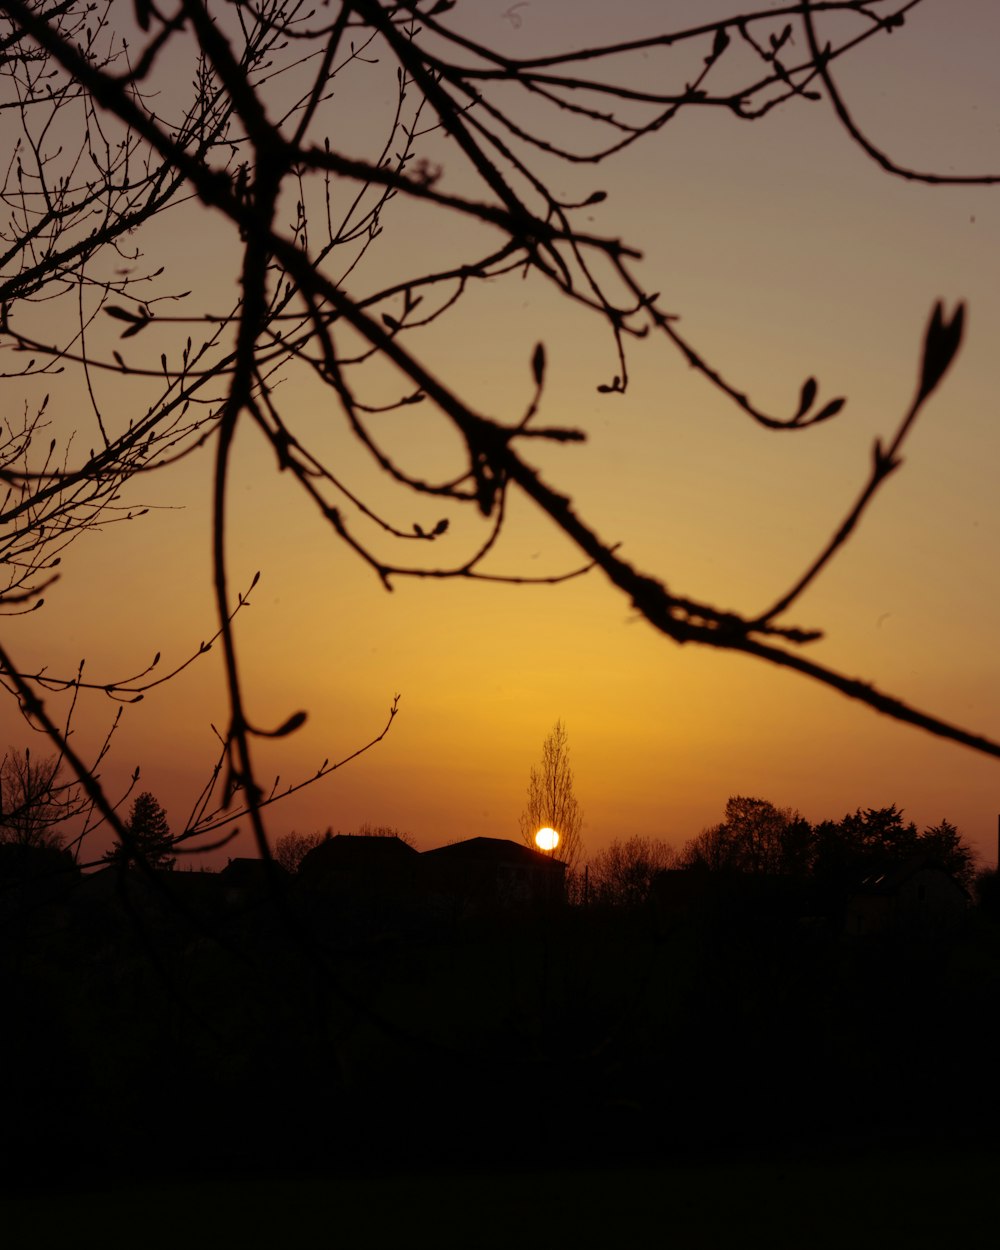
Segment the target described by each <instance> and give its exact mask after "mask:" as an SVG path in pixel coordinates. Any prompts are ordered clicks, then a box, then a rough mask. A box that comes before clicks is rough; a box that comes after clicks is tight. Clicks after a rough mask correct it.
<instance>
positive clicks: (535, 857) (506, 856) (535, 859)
mask: <svg viewBox="0 0 1000 1250" xmlns="http://www.w3.org/2000/svg"><path fill="white" fill-rule="evenodd" d="M423 855H424V858H425V859H426V858H428V857H430V858H433V859H436V860H445V861H450V862H454V863H464V864H473V863H475V864H511V863H513V864H519V865H523V866H525V867H531V868H542V869H545V870H546V871H548V872H556V871H558V872H565V870H566V865H565V864H564V863H563V861H562V860H561V859H555V858H553V857H552V856H551V855H546V854H545V852H544V851H533V850H532V849H531V847H530V846H524V845H523V844H522V843H520V842H512V841H511V840H510V839H509V838H465V839H464V840H463V841H462V842H453V843H452V844H451V845H450V846H437V847H435V848H434V849H433V850H432V851H424V852H423Z"/></svg>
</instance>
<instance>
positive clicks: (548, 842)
mask: <svg viewBox="0 0 1000 1250" xmlns="http://www.w3.org/2000/svg"><path fill="white" fill-rule="evenodd" d="M535 845H536V846H537V847H538V849H539V850H540V851H554V850H555V849H556V847H557V846H558V845H559V834H558V833H556V831H555V830H554V829H549V828H548V826H546V828H544V829H539V831H538V832H537V833H536V834H535Z"/></svg>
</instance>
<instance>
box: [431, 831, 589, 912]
mask: <svg viewBox="0 0 1000 1250" xmlns="http://www.w3.org/2000/svg"><path fill="white" fill-rule="evenodd" d="M420 858H421V860H422V861H423V863H422V870H423V877H424V888H425V889H426V890H428V891H429V892H430V893H431V894H433V895H434V896H436V897H437V898H439V899H441V900H442V901H445V900H447V901H450V902H451V903H453V904H457V905H458V906H459V907H460V908H461V910H464V911H481V910H485V909H492V908H497V907H499V908H508V907H518V906H522V907H523V906H538V905H540V904H551V903H561V902H562V901H563V900H564V899H565V895H566V865H565V864H564V863H563V862H562V861H561V860H558V859H554V858H553V857H552V856H551V855H546V854H544V852H542V851H534V850H532V849H531V847H528V846H523V845H522V844H521V843H520V842H511V841H510V840H508V839H506V838H467V839H465V841H463V842H454V843H452V844H451V846H439V847H437V848H435V849H434V850H432V851H424V853H423V854H422V855H421V857H420Z"/></svg>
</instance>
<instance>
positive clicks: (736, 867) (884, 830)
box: [582, 795, 975, 906]
mask: <svg viewBox="0 0 1000 1250" xmlns="http://www.w3.org/2000/svg"><path fill="white" fill-rule="evenodd" d="M916 858H919V859H920V860H921V861H922V862H923V863H924V864H925V865H926V866H927V867H933V868H937V869H940V870H941V871H942V872H946V873H948V874H950V875H951V876H953V877H954V878H955V879H956V880H957V881H958V882H960V883H961V885H962V886H963V887H965V888H966V889H968V888H969V887H970V886H971V884H972V879H973V876H974V873H975V852H974V851H973V849H972V847H971V846H970V845H969V844H968V842H966V841H965V839H964V838H963V837H962V834H961V833H960V832H959V830H958V828H957V827H956V826H955V825H953V824H952V823H951V822H950V821H948V820H941V821H940V822H939V823H938V824H936V825H932V826H930V827H928V828H926V829H924V830H923V831H922V832H921V831H920V830H919V829H918V828H917V826H916V824H914V822H913V821H912V820H910V821H907V820H904V818H903V811H902V810H901V809H900V808H898V807H897V806H896V805H895V804H892V805H891V806H889V807H879V808H874V807H869V808H866V809H864V810H862V809H861V808H858V809H857V810H856V811H854V812H848V813H847V814H846V815H845V816H843V817H842V818H841V819H840V820H824V821H821V822H820V823H819V824H815V825H812V824H810V823H809V821H808V820H806V819H805V817H804V816H802V814H801V813H800V812H798V811H795V810H794V809H792V808H789V807H776V806H775V805H774V804H773V803H771V802H769V801H768V800H767V799H759V798H750V797H747V796H744V795H734V796H733V797H731V798H730V799H729V801H728V802H727V803H726V813H725V818H724V819H723V820H722V821H720V822H719V823H718V824H716V825H711V826H709V827H708V828H707V829H703V830H702V831H701V833H699V834H698V835H697V836H696V837H694V838H691V839H690V840H689V841H688V842H687V843H685V845H684V846H683V847H682V848H680V849H678V848H676V847H675V846H673V845H671V844H670V843H668V842H666V841H663V840H660V839H655V838H646V837H640V836H636V837H631V838H627V839H617V840H615V841H614V842H612V843H611V845H610V846H609V847H607V849H605V850H603V851H600V852H599V853H598V854H597V855H595V856H594V857H593V859H591V861H590V862H589V864H588V865H587V871H586V876H585V880H584V882H583V884H582V892H583V893H584V894H585V896H586V898H587V900H588V901H591V902H596V903H603V904H608V905H612V906H631V905H636V904H638V903H642V902H644V901H645V900H646V899H647V898H648V897H649V894H650V891H651V889H652V886H653V882H654V881H655V879H656V878H657V876H658V874H660V873H661V872H663V871H664V870H667V869H684V868H686V869H691V870H697V871H702V872H714V873H730V874H736V873H738V874H754V875H768V876H780V877H794V878H798V879H802V880H805V879H812V880H814V881H817V882H819V883H821V884H824V885H828V886H831V887H835V888H849V887H850V886H852V885H855V884H858V883H860V882H861V881H863V880H864V879H865V878H866V877H868V876H870V875H872V874H874V873H878V872H885V871H888V870H890V869H892V868H896V867H899V866H901V865H903V864H905V863H907V862H908V861H911V860H914V859H916Z"/></svg>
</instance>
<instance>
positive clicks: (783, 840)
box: [682, 795, 813, 876]
mask: <svg viewBox="0 0 1000 1250" xmlns="http://www.w3.org/2000/svg"><path fill="white" fill-rule="evenodd" d="M682 858H683V861H684V863H685V864H686V865H687V866H688V867H692V868H693V867H701V868H708V869H710V870H711V871H713V872H722V871H726V872H743V873H768V874H780V875H796V876H801V875H803V874H805V873H807V872H809V871H810V869H811V868H812V863H813V831H812V828H811V827H810V825H809V822H808V821H806V820H804V819H803V817H802V816H801V815H800V813H799V812H796V811H793V810H792V809H791V808H787V807H785V808H779V807H775V806H774V804H773V803H770V802H768V800H767V799H758V798H750V797H747V796H744V795H733V796H732V797H731V798H729V799H728V800H727V802H726V817H725V820H723V821H722V823H721V824H718V825H713V826H712V827H711V828H709V829H705V830H703V831H702V832H701V833H700V834H699V835H698V836H697V837H696V838H692V839H691V841H690V842H688V844H687V845H686V846H685V847H684V850H683V852H682Z"/></svg>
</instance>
